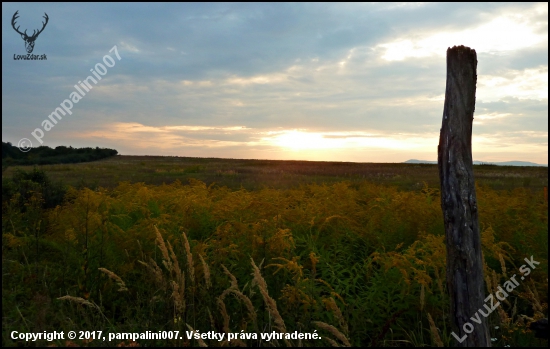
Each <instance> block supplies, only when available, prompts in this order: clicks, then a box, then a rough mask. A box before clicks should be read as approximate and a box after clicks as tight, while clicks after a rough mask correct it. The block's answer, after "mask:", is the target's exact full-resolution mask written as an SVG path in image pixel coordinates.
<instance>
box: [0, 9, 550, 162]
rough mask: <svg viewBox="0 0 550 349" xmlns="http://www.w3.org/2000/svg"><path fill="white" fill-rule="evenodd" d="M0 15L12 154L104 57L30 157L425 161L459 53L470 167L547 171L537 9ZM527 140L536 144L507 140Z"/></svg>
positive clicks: (543, 25)
mask: <svg viewBox="0 0 550 349" xmlns="http://www.w3.org/2000/svg"><path fill="white" fill-rule="evenodd" d="M2 7H3V26H4V27H3V31H2V39H3V40H2V50H3V52H6V54H4V55H3V56H2V86H3V87H2V115H3V118H2V126H3V131H2V132H3V134H2V136H3V139H5V140H8V141H11V142H12V143H17V141H18V140H19V139H20V138H23V137H27V138H28V135H29V133H30V132H31V131H32V130H34V128H36V127H38V126H39V125H40V123H41V121H42V120H44V119H45V118H46V117H47V115H49V114H50V113H51V112H52V110H53V109H55V108H56V107H57V106H59V104H60V103H61V102H62V101H63V100H64V99H66V98H68V96H69V94H70V93H71V92H72V91H73V90H74V85H75V84H77V83H78V81H82V80H83V79H85V78H86V77H87V76H88V75H90V74H91V72H90V69H92V68H94V66H95V65H96V64H97V63H98V62H102V60H103V57H104V55H106V54H109V50H110V49H111V48H112V47H113V46H114V45H117V47H118V50H119V52H120V55H121V57H122V59H121V61H120V62H117V63H116V65H115V66H114V67H113V68H109V70H108V72H107V74H106V75H105V76H104V77H103V79H102V80H101V81H100V82H98V84H97V85H95V86H94V88H93V89H92V90H91V91H90V92H89V93H87V94H86V96H85V97H84V98H83V99H82V100H81V101H80V102H79V103H78V104H76V105H75V107H74V108H73V115H71V116H70V117H65V118H64V119H63V120H62V121H61V122H60V123H59V124H58V125H56V127H55V130H52V131H51V132H49V133H47V134H46V135H45V137H44V141H45V144H48V145H59V144H68V143H69V142H73V143H74V144H77V143H78V144H82V145H86V146H96V145H97V146H109V145H110V146H113V147H116V148H117V149H119V150H120V151H121V152H123V153H127V154H140V153H143V152H149V151H154V152H156V154H163V152H164V153H166V154H170V155H190V154H194V155H195V156H203V155H204V156H206V155H208V156H214V155H216V156H229V157H244V158H249V157H256V158H270V157H273V158H281V159H284V158H286V157H287V156H288V157H292V158H301V159H304V158H310V159H312V160H313V159H316V160H323V159H326V160H331V159H332V160H338V159H347V160H350V161H375V160H376V161H404V160H407V159H409V158H433V157H434V149H435V147H436V145H437V142H438V132H439V128H440V126H441V114H442V111H443V100H444V92H445V74H446V67H445V52H446V50H447V47H449V46H452V45H455V44H466V45H471V46H472V47H473V48H474V49H476V51H477V53H478V86H477V103H476V114H475V120H474V142H475V140H476V136H480V137H479V139H480V140H483V141H482V142H480V143H476V144H477V145H476V149H477V151H485V152H487V153H489V149H490V150H491V151H493V150H494V151H495V154H501V153H502V149H509V150H510V151H511V150H512V148H506V147H502V148H500V150H499V148H498V147H496V146H493V143H492V142H503V144H512V143H513V142H516V143H517V144H519V145H518V146H517V147H516V148H514V149H513V150H514V152H519V153H517V154H516V153H513V154H515V155H517V156H514V159H520V160H521V156H519V155H521V154H523V155H522V156H524V157H525V158H527V157H529V158H531V161H535V162H536V161H539V162H543V161H546V160H544V159H546V157H547V153H548V151H547V149H546V150H544V147H545V145H546V148H547V130H548V121H547V120H548V99H547V95H548V34H547V33H548V19H547V18H548V10H547V5H546V4H522V3H521V4H520V3H468V4H458V3H414V4H412V3H411V4H409V3H407V4H386V3H361V4H351V3H349V4H330V3H329V4H326V3H316V4H306V3H285V4H269V3H258V4H236V3H209V4H203V3H183V4H164V3H155V4H147V5H142V4H139V3H136V4H133V5H132V6H127V5H126V4H117V3H105V4H17V6H16V5H15V4H9V3H5V4H3V5H2ZM17 9H18V10H19V13H20V14H21V18H20V20H21V25H24V26H29V27H32V26H33V25H35V24H36V22H37V21H38V23H39V22H40V18H41V16H42V15H43V12H47V13H48V15H49V17H50V22H49V23H48V27H47V28H46V29H45V31H44V32H43V33H42V34H41V35H40V37H39V39H38V40H37V44H36V50H37V52H39V53H42V52H44V53H47V55H48V60H47V61H43V62H40V61H29V62H22V61H14V60H13V57H12V56H11V55H12V54H13V53H22V51H24V45H23V41H22V40H21V38H20V36H18V35H17V34H16V33H15V32H14V31H13V29H12V28H11V16H12V15H13V13H14V12H15V11H16V10H17ZM82 18H86V20H85V21H83V20H82ZM18 23H19V22H18ZM234 128H235V129H234ZM535 131H536V132H540V133H541V134H542V135H541V134H537V136H536V137H533V136H532V134H530V133H521V132H535ZM269 132H272V133H269ZM514 132H520V133H514ZM545 134H546V140H545V139H544V135H545ZM117 136H118V137H119V138H118V139H117ZM481 136H483V138H481ZM407 144H408V146H407ZM533 149H537V152H538V153H537V154H538V155H536V156H537V157H538V158H537V159H538V160H537V159H533V156H535V155H533V153H532V151H533ZM498 156H501V155H498ZM502 156H505V154H503V155H502ZM486 160H487V161H490V160H491V159H490V157H488V158H486ZM503 160H510V159H503ZM495 161H496V159H495Z"/></svg>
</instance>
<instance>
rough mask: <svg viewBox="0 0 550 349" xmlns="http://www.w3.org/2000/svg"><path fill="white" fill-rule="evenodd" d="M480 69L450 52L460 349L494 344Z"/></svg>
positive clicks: (451, 189) (450, 184)
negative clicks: (487, 284) (486, 259)
mask: <svg viewBox="0 0 550 349" xmlns="http://www.w3.org/2000/svg"><path fill="white" fill-rule="evenodd" d="M476 69H477V56H476V51H475V50H472V49H470V48H469V47H465V46H458V47H457V46H454V47H453V48H449V49H448V50H447V85H446V88H445V106H444V108H443V122H442V126H441V132H440V136H439V146H438V148H437V152H438V154H437V164H438V168H439V180H440V183H441V209H442V210H443V219H444V223H445V240H446V245H447V286H448V289H449V293H450V298H451V313H450V315H451V323H452V330H453V333H454V334H455V336H454V337H455V338H456V340H457V342H456V344H457V345H458V346H466V347H474V346H475V347H488V346H490V345H491V341H490V338H489V328H488V325H487V319H486V318H485V316H483V315H480V314H479V312H478V310H479V309H480V308H481V309H482V310H483V311H484V310H485V309H484V308H483V304H484V299H485V292H484V286H483V259H482V254H481V238H480V232H479V222H478V211H477V199H476V191H475V182H474V173H473V164H472V123H473V119H474V110H475V101H476V80H477V72H476ZM476 314H477V315H476ZM472 318H473V319H474V320H473V319H472Z"/></svg>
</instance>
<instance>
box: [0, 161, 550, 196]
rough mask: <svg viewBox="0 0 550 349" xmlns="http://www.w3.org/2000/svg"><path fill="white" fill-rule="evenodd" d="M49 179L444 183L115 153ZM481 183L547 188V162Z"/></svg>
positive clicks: (342, 167)
mask: <svg viewBox="0 0 550 349" xmlns="http://www.w3.org/2000/svg"><path fill="white" fill-rule="evenodd" d="M16 168H21V169H23V170H28V169H30V168H32V167H30V166H15V167H10V168H8V170H7V171H5V172H4V173H3V174H2V176H3V177H4V176H8V177H9V176H11V175H12V174H13V172H14V171H15V169H16ZM38 168H39V169H42V170H44V171H46V172H47V173H48V175H49V176H50V179H52V180H54V181H62V182H63V183H66V184H68V185H72V186H88V187H90V186H93V187H105V188H114V187H116V186H117V185H118V183H119V182H121V181H129V182H132V183H136V182H143V183H146V184H154V185H160V184H163V183H166V184H170V183H173V182H174V181H175V180H180V181H181V182H183V183H186V182H187V180H188V179H190V178H195V179H198V180H200V181H203V182H205V183H206V184H207V185H211V184H213V183H215V184H216V185H218V186H222V187H223V186H225V187H228V188H231V189H240V188H241V187H242V188H245V189H247V190H257V189H261V188H278V189H288V188H293V187H296V186H299V185H301V184H310V183H318V184H321V183H327V184H330V183H337V182H341V181H344V180H345V181H349V182H351V183H361V182H363V181H365V180H367V181H369V182H372V183H377V184H389V185H395V186H397V187H398V188H400V189H402V190H420V189H422V188H423V186H424V184H423V183H427V184H428V186H429V187H438V186H439V175H438V170H437V165H430V164H403V163H387V164H376V163H352V162H320V161H279V160H238V159H215V158H188V157H161V156H121V155H119V156H114V157H111V158H108V159H104V160H100V161H94V162H88V163H78V164H60V165H43V166H39V167H38ZM474 175H475V178H476V181H477V183H478V184H480V185H483V186H489V187H491V188H493V189H499V190H500V189H513V188H518V187H525V188H531V189H534V190H542V189H543V187H545V186H546V187H547V186H548V168H547V167H516V166H491V165H476V166H474Z"/></svg>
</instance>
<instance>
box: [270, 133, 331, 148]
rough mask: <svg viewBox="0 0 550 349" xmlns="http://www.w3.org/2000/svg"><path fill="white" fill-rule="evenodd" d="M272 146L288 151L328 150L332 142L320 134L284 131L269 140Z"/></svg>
mask: <svg viewBox="0 0 550 349" xmlns="http://www.w3.org/2000/svg"><path fill="white" fill-rule="evenodd" d="M270 141H271V143H272V144H275V145H277V146H279V147H282V148H286V149H290V150H296V151H299V150H306V149H330V148H334V147H335V144H333V143H334V142H331V140H330V139H327V138H324V137H323V134H321V133H313V132H303V131H299V130H291V131H285V132H283V133H280V134H278V135H276V136H275V137H273V138H271V139H270Z"/></svg>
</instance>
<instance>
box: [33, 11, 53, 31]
mask: <svg viewBox="0 0 550 349" xmlns="http://www.w3.org/2000/svg"><path fill="white" fill-rule="evenodd" d="M42 18H44V19H45V20H46V23H44V22H42V29H40V30H39V31H38V33H36V34H34V32H33V34H32V36H38V34H40V33H42V31H44V28H46V25H47V24H48V21H49V20H50V17H48V14H47V13H46V12H44V16H42Z"/></svg>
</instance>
